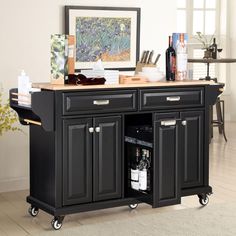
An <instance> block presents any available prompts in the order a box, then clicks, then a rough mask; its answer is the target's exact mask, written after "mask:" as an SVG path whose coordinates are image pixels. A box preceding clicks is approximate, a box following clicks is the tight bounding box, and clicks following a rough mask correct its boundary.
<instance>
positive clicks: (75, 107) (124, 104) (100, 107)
mask: <svg viewBox="0 0 236 236" xmlns="http://www.w3.org/2000/svg"><path fill="white" fill-rule="evenodd" d="M135 110H137V92H136V90H130V91H109V92H108V91H104V92H73V93H63V115H75V114H89V113H104V112H120V111H135Z"/></svg>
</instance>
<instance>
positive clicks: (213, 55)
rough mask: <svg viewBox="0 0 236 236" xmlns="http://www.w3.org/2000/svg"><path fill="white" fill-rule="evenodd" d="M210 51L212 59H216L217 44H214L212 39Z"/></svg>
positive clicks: (214, 40)
mask: <svg viewBox="0 0 236 236" xmlns="http://www.w3.org/2000/svg"><path fill="white" fill-rule="evenodd" d="M211 49H212V58H213V59H217V44H216V38H214V39H213V44H212V45H211Z"/></svg>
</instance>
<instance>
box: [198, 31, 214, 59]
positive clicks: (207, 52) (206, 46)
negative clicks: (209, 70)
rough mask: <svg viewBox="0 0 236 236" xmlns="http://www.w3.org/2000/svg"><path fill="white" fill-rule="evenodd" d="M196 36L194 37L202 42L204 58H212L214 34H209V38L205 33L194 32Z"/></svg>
mask: <svg viewBox="0 0 236 236" xmlns="http://www.w3.org/2000/svg"><path fill="white" fill-rule="evenodd" d="M196 34H197V35H196V36H195V37H194V38H195V39H196V40H198V41H199V42H200V43H201V44H202V49H203V50H204V58H212V47H211V45H212V42H213V38H214V34H213V35H212V36H211V38H210V39H208V38H207V37H206V35H204V34H202V33H201V32H196Z"/></svg>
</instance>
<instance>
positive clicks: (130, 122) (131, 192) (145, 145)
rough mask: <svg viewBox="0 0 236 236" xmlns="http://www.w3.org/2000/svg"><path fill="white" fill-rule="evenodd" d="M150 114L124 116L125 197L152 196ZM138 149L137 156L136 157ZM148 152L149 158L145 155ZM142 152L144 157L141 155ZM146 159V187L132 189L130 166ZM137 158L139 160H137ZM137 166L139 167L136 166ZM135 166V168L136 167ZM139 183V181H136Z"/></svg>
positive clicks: (151, 130) (151, 129)
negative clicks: (144, 188)
mask: <svg viewBox="0 0 236 236" xmlns="http://www.w3.org/2000/svg"><path fill="white" fill-rule="evenodd" d="M152 123H153V120H152V114H151V113H147V114H139V115H127V116H125V140H124V141H125V180H126V183H125V185H126V187H125V195H126V197H140V198H142V197H146V198H149V199H150V200H151V198H152V163H153V160H152V158H153V126H152ZM137 150H138V153H139V158H136V152H137ZM145 153H146V154H145ZM147 153H149V158H147V157H146V158H145V155H147ZM143 154H144V157H143ZM142 158H144V160H145V161H146V160H147V159H148V164H149V165H148V168H147V189H146V190H143V189H134V188H133V187H132V184H131V181H132V179H131V168H132V165H133V163H134V162H135V161H136V163H138V165H139V166H140V163H141V160H142ZM135 159H138V160H139V161H138V162H137V160H135ZM138 168H139V167H138ZM138 168H137V169H138ZM136 184H139V185H140V183H136Z"/></svg>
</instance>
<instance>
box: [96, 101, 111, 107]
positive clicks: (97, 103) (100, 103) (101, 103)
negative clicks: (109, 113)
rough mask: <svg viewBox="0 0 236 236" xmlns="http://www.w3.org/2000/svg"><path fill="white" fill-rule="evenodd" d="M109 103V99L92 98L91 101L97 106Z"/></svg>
mask: <svg viewBox="0 0 236 236" xmlns="http://www.w3.org/2000/svg"><path fill="white" fill-rule="evenodd" d="M109 103H110V101H109V100H94V101H93V105H98V106H101V105H108V104H109Z"/></svg>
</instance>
